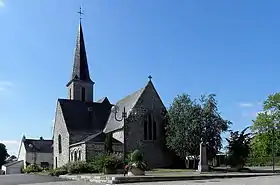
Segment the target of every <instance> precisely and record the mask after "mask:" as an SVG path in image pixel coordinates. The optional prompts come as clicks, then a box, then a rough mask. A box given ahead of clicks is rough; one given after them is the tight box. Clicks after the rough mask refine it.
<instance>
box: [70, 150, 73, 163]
mask: <svg viewBox="0 0 280 185" xmlns="http://www.w3.org/2000/svg"><path fill="white" fill-rule="evenodd" d="M70 161H73V152H71V154H70Z"/></svg>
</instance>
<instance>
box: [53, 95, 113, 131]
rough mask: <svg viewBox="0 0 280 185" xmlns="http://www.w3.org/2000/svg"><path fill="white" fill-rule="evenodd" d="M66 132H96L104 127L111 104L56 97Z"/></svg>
mask: <svg viewBox="0 0 280 185" xmlns="http://www.w3.org/2000/svg"><path fill="white" fill-rule="evenodd" d="M58 102H59V104H60V106H61V110H62V114H63V117H64V120H65V123H66V127H67V130H68V132H80V131H82V132H86V133H89V134H86V135H85V137H87V136H88V135H90V133H96V131H101V130H103V129H104V127H105V124H106V121H107V120H108V116H109V114H110V112H111V107H112V105H111V104H110V103H109V101H104V102H103V103H97V102H84V101H79V100H68V99H58Z"/></svg>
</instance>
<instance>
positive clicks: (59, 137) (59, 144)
mask: <svg viewBox="0 0 280 185" xmlns="http://www.w3.org/2000/svg"><path fill="white" fill-rule="evenodd" d="M58 152H59V153H62V146H61V135H60V134H59V135H58Z"/></svg>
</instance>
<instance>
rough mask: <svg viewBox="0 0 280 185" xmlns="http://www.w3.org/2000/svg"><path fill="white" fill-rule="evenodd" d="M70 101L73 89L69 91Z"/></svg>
mask: <svg viewBox="0 0 280 185" xmlns="http://www.w3.org/2000/svg"><path fill="white" fill-rule="evenodd" d="M69 99H70V100H71V99H72V89H71V88H70V89H69Z"/></svg>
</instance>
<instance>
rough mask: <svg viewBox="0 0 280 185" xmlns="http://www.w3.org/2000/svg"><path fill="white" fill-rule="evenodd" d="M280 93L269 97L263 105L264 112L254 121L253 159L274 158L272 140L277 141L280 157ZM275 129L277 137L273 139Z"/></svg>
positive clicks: (276, 150)
mask: <svg viewBox="0 0 280 185" xmlns="http://www.w3.org/2000/svg"><path fill="white" fill-rule="evenodd" d="M279 126H280V93H275V94H272V95H269V96H268V98H267V99H266V100H265V101H264V103H263V111H262V112H260V113H258V115H257V118H256V119H255V120H253V124H252V126H251V130H252V132H253V133H254V137H253V139H252V142H251V143H252V146H251V147H252V153H251V156H252V158H255V159H257V158H259V159H261V158H263V159H264V158H267V157H270V156H272V140H273V139H274V141H275V147H274V149H275V153H276V155H278V156H279V155H280V148H279V147H277V146H280V129H279ZM273 127H274V128H275V137H274V138H273V134H272V131H273Z"/></svg>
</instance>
